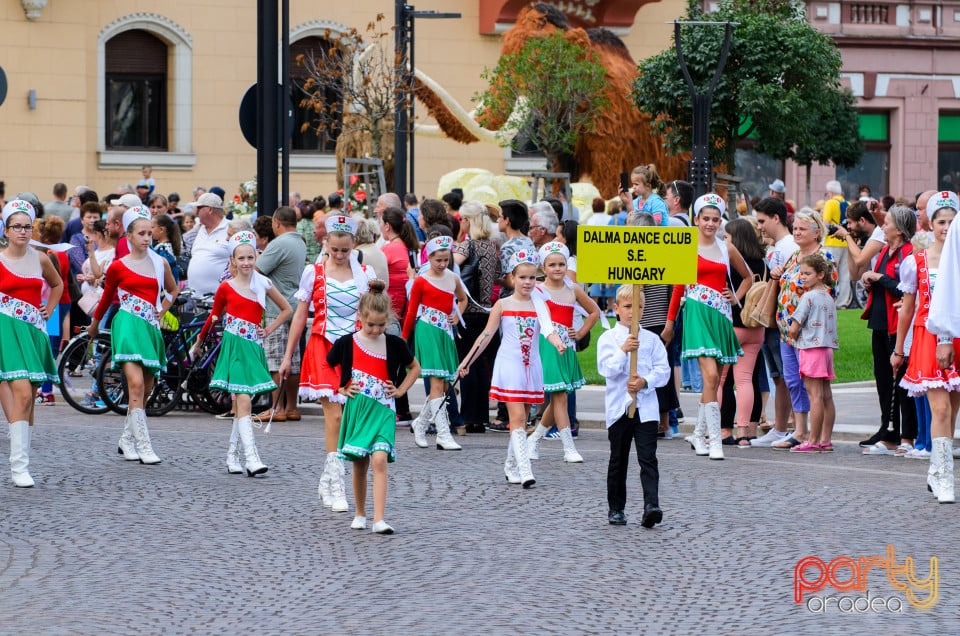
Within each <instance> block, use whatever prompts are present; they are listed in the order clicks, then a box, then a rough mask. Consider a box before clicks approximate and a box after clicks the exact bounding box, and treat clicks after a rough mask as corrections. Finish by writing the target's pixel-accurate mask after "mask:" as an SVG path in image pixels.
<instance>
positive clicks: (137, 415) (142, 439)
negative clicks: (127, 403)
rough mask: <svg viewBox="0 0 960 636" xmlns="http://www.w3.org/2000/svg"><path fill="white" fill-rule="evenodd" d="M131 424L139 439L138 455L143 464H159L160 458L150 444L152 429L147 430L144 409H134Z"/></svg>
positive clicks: (135, 436)
mask: <svg viewBox="0 0 960 636" xmlns="http://www.w3.org/2000/svg"><path fill="white" fill-rule="evenodd" d="M130 420H131V422H130V425H131V426H132V427H133V436H134V438H135V439H136V441H137V455H139V456H140V463H141V464H159V463H160V458H159V457H157V454H156V453H154V452H153V445H152V444H150V431H148V430H147V413H146V411H144V410H143V409H133V413H131V414H130Z"/></svg>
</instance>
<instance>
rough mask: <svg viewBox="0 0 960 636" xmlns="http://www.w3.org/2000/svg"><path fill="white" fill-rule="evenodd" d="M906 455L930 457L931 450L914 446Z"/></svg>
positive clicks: (910, 456) (917, 457)
mask: <svg viewBox="0 0 960 636" xmlns="http://www.w3.org/2000/svg"><path fill="white" fill-rule="evenodd" d="M904 457H907V458H909V459H930V451H928V450H926V449H925V448H914V449H913V450H911V451H908V452H907V454H906V455H904Z"/></svg>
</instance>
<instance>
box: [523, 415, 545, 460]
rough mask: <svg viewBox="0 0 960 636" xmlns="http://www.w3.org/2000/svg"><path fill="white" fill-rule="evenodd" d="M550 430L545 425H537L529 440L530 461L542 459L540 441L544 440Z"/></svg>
mask: <svg viewBox="0 0 960 636" xmlns="http://www.w3.org/2000/svg"><path fill="white" fill-rule="evenodd" d="M549 430H550V429H549V428H547V427H546V426H544V425H543V424H537V428H536V429H535V430H534V431H533V432H532V433H530V437H528V438H527V457H529V458H530V459H540V440H542V439H543V438H544V436H545V435H546V434H547V432H548V431H549Z"/></svg>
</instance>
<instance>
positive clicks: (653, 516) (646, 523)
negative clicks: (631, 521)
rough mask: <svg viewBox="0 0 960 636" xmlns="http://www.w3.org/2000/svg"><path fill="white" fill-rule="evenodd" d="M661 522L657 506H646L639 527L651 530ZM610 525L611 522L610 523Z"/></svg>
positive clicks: (660, 514)
mask: <svg viewBox="0 0 960 636" xmlns="http://www.w3.org/2000/svg"><path fill="white" fill-rule="evenodd" d="M624 521H626V520H624ZM661 521H663V511H662V510H660V508H659V507H658V506H650V505H647V506H644V507H643V519H642V520H641V521H640V525H641V526H643V527H644V528H652V527H653V526H655V525H657V524H658V523H660V522H661ZM610 523H613V522H612V521H611V522H610Z"/></svg>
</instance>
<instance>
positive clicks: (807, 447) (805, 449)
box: [790, 442, 820, 453]
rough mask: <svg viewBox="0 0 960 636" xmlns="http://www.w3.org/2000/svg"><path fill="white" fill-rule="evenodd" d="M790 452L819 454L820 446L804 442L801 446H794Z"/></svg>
mask: <svg viewBox="0 0 960 636" xmlns="http://www.w3.org/2000/svg"><path fill="white" fill-rule="evenodd" d="M790 452H791V453H819V452H820V445H819V444H811V443H810V442H804V443H802V444H800V445H799V446H794V447H793V448H791V449H790Z"/></svg>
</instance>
